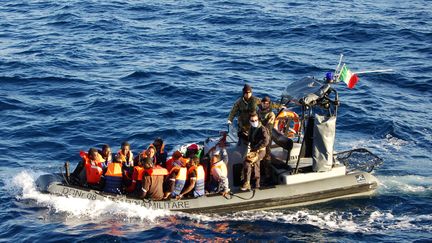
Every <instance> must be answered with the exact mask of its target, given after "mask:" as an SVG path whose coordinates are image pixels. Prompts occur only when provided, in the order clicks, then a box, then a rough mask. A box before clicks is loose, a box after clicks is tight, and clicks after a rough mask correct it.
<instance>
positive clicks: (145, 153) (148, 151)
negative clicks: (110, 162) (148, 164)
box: [134, 144, 157, 164]
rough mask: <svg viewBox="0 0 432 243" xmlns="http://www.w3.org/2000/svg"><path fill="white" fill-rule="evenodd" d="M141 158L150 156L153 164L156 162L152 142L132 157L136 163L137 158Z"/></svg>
mask: <svg viewBox="0 0 432 243" xmlns="http://www.w3.org/2000/svg"><path fill="white" fill-rule="evenodd" d="M140 157H142V158H150V159H151V160H152V163H153V164H156V162H157V158H156V148H155V147H154V146H153V144H150V145H149V146H148V148H147V149H145V150H143V151H142V152H141V153H140V154H139V155H137V156H136V157H135V158H134V163H137V162H138V160H139V159H140Z"/></svg>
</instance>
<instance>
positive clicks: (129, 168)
mask: <svg viewBox="0 0 432 243" xmlns="http://www.w3.org/2000/svg"><path fill="white" fill-rule="evenodd" d="M116 159H117V160H120V161H121V163H122V169H123V180H124V184H125V185H127V186H129V185H130V183H131V177H132V173H133V166H134V161H133V160H134V159H133V153H132V151H131V150H130V144H129V143H128V142H127V141H124V142H123V143H122V144H121V149H120V150H119V151H118V152H117V154H116Z"/></svg>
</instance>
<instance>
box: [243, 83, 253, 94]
mask: <svg viewBox="0 0 432 243" xmlns="http://www.w3.org/2000/svg"><path fill="white" fill-rule="evenodd" d="M246 92H252V87H251V86H250V85H249V84H245V85H244V86H243V93H246Z"/></svg>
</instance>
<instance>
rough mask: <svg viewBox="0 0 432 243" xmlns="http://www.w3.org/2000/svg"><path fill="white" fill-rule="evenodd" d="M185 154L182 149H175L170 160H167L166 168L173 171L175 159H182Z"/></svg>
mask: <svg viewBox="0 0 432 243" xmlns="http://www.w3.org/2000/svg"><path fill="white" fill-rule="evenodd" d="M182 156H183V155H182V154H181V152H180V151H178V150H177V151H175V152H174V153H173V155H172V157H171V158H170V159H169V160H167V162H166V167H165V168H166V169H167V170H168V171H171V169H172V168H173V164H174V162H175V161H180V158H181V157H182Z"/></svg>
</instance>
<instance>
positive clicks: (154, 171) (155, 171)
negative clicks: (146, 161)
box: [146, 165, 168, 176]
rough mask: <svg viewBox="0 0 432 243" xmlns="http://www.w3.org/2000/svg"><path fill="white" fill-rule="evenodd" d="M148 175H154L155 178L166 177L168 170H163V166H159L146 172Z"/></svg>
mask: <svg viewBox="0 0 432 243" xmlns="http://www.w3.org/2000/svg"><path fill="white" fill-rule="evenodd" d="M146 173H147V174H148V175H151V176H152V175H154V176H158V175H161V176H165V175H168V170H167V169H165V168H163V167H161V166H159V165H156V166H155V167H153V168H150V169H148V170H146Z"/></svg>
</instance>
